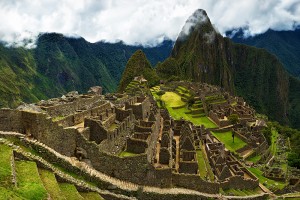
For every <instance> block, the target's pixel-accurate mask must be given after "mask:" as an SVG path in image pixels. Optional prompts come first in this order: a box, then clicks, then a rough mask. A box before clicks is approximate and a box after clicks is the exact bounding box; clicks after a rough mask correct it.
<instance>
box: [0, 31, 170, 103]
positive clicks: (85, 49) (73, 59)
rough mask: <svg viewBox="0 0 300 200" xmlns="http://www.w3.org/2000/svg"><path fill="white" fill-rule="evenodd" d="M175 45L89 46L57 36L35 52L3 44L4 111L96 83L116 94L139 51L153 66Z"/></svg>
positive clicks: (42, 40)
mask: <svg viewBox="0 0 300 200" xmlns="http://www.w3.org/2000/svg"><path fill="white" fill-rule="evenodd" d="M172 46H173V42H172V41H169V40H166V41H164V42H163V43H162V44H161V45H159V46H157V47H142V46H130V45H126V44H124V43H122V42H119V43H115V44H112V43H106V42H97V43H89V42H87V41H86V40H84V39H83V38H67V37H64V36H63V35H62V34H57V33H47V34H43V35H41V36H40V37H39V38H38V40H37V47H36V48H35V49H25V48H22V47H19V48H12V47H10V48H8V47H5V46H4V45H3V44H0V75H1V76H0V86H1V87H0V91H1V92H0V107H3V106H9V107H14V106H16V105H18V104H19V103H20V102H21V101H24V102H35V101H38V100H41V99H47V98H50V97H56V96H59V95H62V94H64V93H66V92H68V91H71V90H77V91H79V92H86V91H87V89H88V88H89V87H91V86H93V85H101V86H102V87H103V89H104V92H113V91H116V89H117V85H118V83H119V81H120V79H121V75H122V73H123V71H124V68H125V65H126V63H127V61H128V59H129V58H130V56H131V55H132V54H133V53H134V52H135V51H137V50H138V49H143V51H144V52H145V53H146V54H147V56H148V57H149V58H150V61H151V64H152V65H155V64H156V63H157V62H158V61H163V60H164V59H165V58H167V57H168V56H169V55H170V51H171V49H172Z"/></svg>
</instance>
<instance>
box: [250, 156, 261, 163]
mask: <svg viewBox="0 0 300 200" xmlns="http://www.w3.org/2000/svg"><path fill="white" fill-rule="evenodd" d="M260 159H261V156H260V155H256V156H254V157H251V158H248V159H247V160H248V161H251V162H253V163H257V162H258V161H259V160H260Z"/></svg>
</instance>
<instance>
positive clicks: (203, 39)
mask: <svg viewBox="0 0 300 200" xmlns="http://www.w3.org/2000/svg"><path fill="white" fill-rule="evenodd" d="M167 62H168V63H167ZM170 63H175V64H172V65H171V64H170ZM169 68H170V69H169ZM170 70H172V72H173V74H172V75H173V76H177V77H179V78H180V79H185V80H192V81H199V82H206V83H209V84H212V85H219V86H221V87H223V88H224V89H226V90H227V91H229V92H231V93H234V94H237V95H238V96H243V97H244V98H245V99H246V101H248V102H251V104H252V105H253V106H254V107H255V108H256V109H257V111H258V112H260V113H265V114H268V115H269V116H271V118H273V119H276V120H278V121H280V122H286V123H287V122H289V120H288V117H287V115H288V105H289V103H288V95H289V92H288V91H289V87H288V86H289V77H288V74H287V73H286V71H285V70H284V68H283V66H282V64H281V63H280V62H279V61H278V59H277V58H276V57H275V56H274V55H272V54H270V53H268V52H267V51H265V50H263V49H257V48H254V47H249V46H246V45H240V44H235V43H233V42H232V41H231V40H230V39H228V38H224V37H223V36H222V35H220V34H219V33H218V32H217V31H216V30H215V29H214V27H213V25H212V24H211V22H210V20H209V18H208V17H207V15H206V12H205V11H203V10H197V11H196V12H195V13H194V14H193V15H192V16H191V17H190V18H189V19H188V20H187V22H186V24H185V25H184V27H183V29H182V31H181V33H180V34H179V37H178V39H177V41H176V43H175V45H174V48H173V50H172V53H171V57H170V58H168V60H167V61H166V63H162V64H161V67H160V68H158V72H164V71H170ZM162 77H163V76H162Z"/></svg>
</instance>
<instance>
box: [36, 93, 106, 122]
mask: <svg viewBox="0 0 300 200" xmlns="http://www.w3.org/2000/svg"><path fill="white" fill-rule="evenodd" d="M104 103H105V102H104V101H103V100H101V96H98V95H96V96H92V97H88V98H83V97H79V98H77V99H74V101H72V102H67V103H64V104H58V105H53V106H49V107H43V106H41V108H42V109H43V110H45V111H47V113H48V114H49V115H50V116H51V117H58V116H68V115H71V114H73V113H74V112H75V111H77V110H89V109H91V108H93V107H97V106H100V105H102V104H104Z"/></svg>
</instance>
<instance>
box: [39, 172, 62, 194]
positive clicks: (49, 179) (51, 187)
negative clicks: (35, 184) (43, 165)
mask: <svg viewBox="0 0 300 200" xmlns="http://www.w3.org/2000/svg"><path fill="white" fill-rule="evenodd" d="M39 173H40V177H41V179H42V181H43V183H44V186H45V188H46V189H47V191H48V193H49V194H50V196H51V198H52V199H66V198H65V197H64V195H63V194H62V192H61V190H60V188H59V185H58V183H57V181H56V178H55V175H54V174H53V173H52V172H50V171H48V170H43V169H39Z"/></svg>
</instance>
